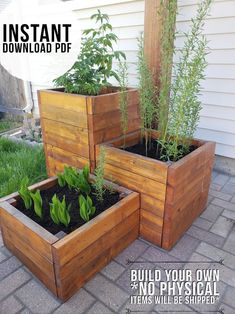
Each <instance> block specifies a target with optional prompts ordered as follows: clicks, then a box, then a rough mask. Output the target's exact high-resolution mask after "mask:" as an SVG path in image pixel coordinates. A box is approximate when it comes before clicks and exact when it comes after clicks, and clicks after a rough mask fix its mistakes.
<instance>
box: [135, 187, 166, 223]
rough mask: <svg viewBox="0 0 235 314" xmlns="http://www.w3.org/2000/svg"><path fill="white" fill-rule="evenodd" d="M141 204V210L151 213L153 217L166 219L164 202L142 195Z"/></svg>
mask: <svg viewBox="0 0 235 314" xmlns="http://www.w3.org/2000/svg"><path fill="white" fill-rule="evenodd" d="M140 202H141V203H140V204H141V206H140V207H141V208H143V209H145V210H147V211H149V212H151V213H152V214H153V215H157V216H158V217H161V218H163V217H164V206H165V202H164V201H160V200H157V199H156V198H153V197H151V196H149V195H146V194H144V193H141V197H140Z"/></svg>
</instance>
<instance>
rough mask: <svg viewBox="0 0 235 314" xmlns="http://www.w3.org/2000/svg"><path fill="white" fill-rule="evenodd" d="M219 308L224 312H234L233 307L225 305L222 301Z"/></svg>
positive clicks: (225, 313)
mask: <svg viewBox="0 0 235 314" xmlns="http://www.w3.org/2000/svg"><path fill="white" fill-rule="evenodd" d="M219 308H220V309H221V310H223V312H224V314H234V313H235V309H232V308H231V307H230V306H227V305H226V304H224V303H222V304H221V305H220V307H219Z"/></svg>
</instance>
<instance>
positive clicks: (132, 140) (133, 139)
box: [104, 130, 140, 148]
mask: <svg viewBox="0 0 235 314" xmlns="http://www.w3.org/2000/svg"><path fill="white" fill-rule="evenodd" d="M125 142H126V146H133V145H135V144H138V143H139V142H140V131H139V130H138V131H136V132H132V133H130V134H127V135H126V137H125ZM104 145H107V146H111V147H116V148H119V147H123V145H124V136H123V135H122V136H119V137H118V138H115V139H113V140H110V141H107V142H106V143H104Z"/></svg>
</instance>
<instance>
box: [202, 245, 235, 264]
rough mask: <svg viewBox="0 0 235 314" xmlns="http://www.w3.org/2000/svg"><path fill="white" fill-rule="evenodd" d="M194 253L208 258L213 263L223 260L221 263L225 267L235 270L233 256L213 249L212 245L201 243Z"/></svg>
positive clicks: (234, 258)
mask: <svg viewBox="0 0 235 314" xmlns="http://www.w3.org/2000/svg"><path fill="white" fill-rule="evenodd" d="M196 252H198V253H200V254H202V255H204V256H206V257H209V258H210V259H212V260H214V261H219V260H221V259H223V260H224V261H223V263H224V265H225V266H228V267H230V268H232V269H235V255H233V254H230V253H228V252H225V251H223V250H221V249H218V248H215V247H214V246H212V245H209V244H207V243H205V242H202V243H201V244H200V245H199V246H198V248H197V249H196Z"/></svg>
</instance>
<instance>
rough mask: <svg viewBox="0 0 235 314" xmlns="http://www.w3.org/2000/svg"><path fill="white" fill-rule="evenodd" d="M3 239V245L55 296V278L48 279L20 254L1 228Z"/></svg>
mask: <svg viewBox="0 0 235 314" xmlns="http://www.w3.org/2000/svg"><path fill="white" fill-rule="evenodd" d="M3 240H4V244H5V246H6V247H7V248H8V249H9V250H10V251H11V252H12V253H13V254H14V255H15V256H16V257H17V258H18V259H19V260H21V262H22V263H23V264H25V265H27V267H28V268H29V270H30V271H31V272H32V273H33V274H34V275H35V276H36V277H37V278H38V279H39V280H41V281H42V283H43V284H44V285H45V286H46V287H47V288H48V289H50V290H51V291H52V292H53V293H54V294H55V296H57V288H56V284H55V279H54V280H51V279H49V280H48V276H46V275H45V273H44V272H42V271H41V270H40V269H39V268H38V266H37V265H35V264H34V263H33V262H32V261H31V260H30V259H29V258H28V257H27V256H25V255H24V254H22V252H21V251H19V250H18V249H17V248H16V247H15V246H14V243H12V242H11V241H9V240H8V238H7V237H5V236H4V229H3Z"/></svg>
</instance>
